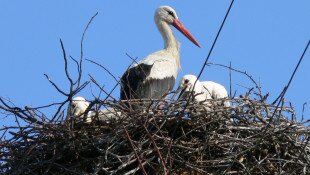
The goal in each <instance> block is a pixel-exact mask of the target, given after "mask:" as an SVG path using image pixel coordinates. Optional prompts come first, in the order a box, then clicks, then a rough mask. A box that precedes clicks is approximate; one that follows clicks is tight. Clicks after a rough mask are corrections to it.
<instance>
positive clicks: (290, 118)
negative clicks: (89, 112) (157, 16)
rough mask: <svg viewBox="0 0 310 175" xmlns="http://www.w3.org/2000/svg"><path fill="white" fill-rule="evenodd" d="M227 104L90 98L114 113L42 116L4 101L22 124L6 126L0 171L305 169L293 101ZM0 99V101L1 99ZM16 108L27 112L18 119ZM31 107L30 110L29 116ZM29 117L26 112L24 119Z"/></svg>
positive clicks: (304, 130) (304, 131)
mask: <svg viewBox="0 0 310 175" xmlns="http://www.w3.org/2000/svg"><path fill="white" fill-rule="evenodd" d="M230 102H231V104H232V106H231V107H224V106H222V105H220V103H221V101H216V100H212V101H211V104H212V105H209V106H206V105H205V104H201V103H200V104H199V103H194V102H189V103H188V101H181V102H175V101H150V100H145V101H143V102H136V103H140V106H141V110H129V109H128V108H126V106H124V105H123V104H122V103H120V102H113V101H100V100H95V101H94V102H93V103H92V104H99V105H104V106H109V107H111V108H110V109H113V112H114V114H113V115H114V116H115V117H113V118H107V119H105V120H98V118H96V117H95V118H94V119H93V122H91V123H86V122H83V121H78V120H75V119H74V118H71V119H70V117H68V118H67V119H63V118H58V119H54V120H48V119H47V118H45V117H44V116H43V115H39V113H38V111H37V110H32V109H25V110H21V109H19V108H16V107H15V108H6V109H5V110H6V111H9V112H11V113H12V114H14V115H15V116H17V118H21V117H24V120H25V121H31V122H28V124H26V125H25V126H18V127H6V128H3V131H6V132H7V133H10V134H11V135H12V137H11V138H4V137H2V139H1V144H0V150H1V153H0V154H1V165H0V172H2V173H4V174H143V173H147V174H309V173H310V170H309V163H310V154H309V153H310V144H309V142H308V141H309V132H310V129H309V128H308V127H306V126H305V125H306V124H305V123H298V122H296V120H295V113H294V110H293V109H292V107H290V106H288V107H285V106H284V105H282V106H280V107H279V108H276V106H274V105H270V104H267V102H265V101H264V100H255V99H253V98H252V99H250V98H249V97H248V96H246V97H236V98H234V99H231V100H230ZM2 103H4V101H2ZM23 113H25V114H27V116H28V118H27V119H25V116H26V115H24V114H23ZM30 114H31V115H30ZM29 116H31V117H33V118H31V117H30V118H29Z"/></svg>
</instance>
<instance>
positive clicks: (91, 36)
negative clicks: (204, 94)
mask: <svg viewBox="0 0 310 175" xmlns="http://www.w3.org/2000/svg"><path fill="white" fill-rule="evenodd" d="M160 5H170V6H172V7H174V8H175V9H176V11H177V13H178V16H179V18H180V19H181V21H183V23H184V24H185V25H186V26H187V28H188V29H189V30H190V31H191V32H192V34H193V35H194V36H195V38H196V39H197V40H198V41H199V42H200V44H201V45H202V49H199V48H198V47H196V46H195V45H193V44H192V43H190V42H189V41H188V40H187V39H186V38H185V37H184V36H182V35H181V34H180V33H179V32H176V36H177V38H178V39H179V41H180V42H181V43H182V45H181V47H182V48H181V64H182V70H181V72H180V74H179V77H178V78H180V77H181V76H183V75H184V74H188V73H191V74H197V73H198V72H199V70H200V68H201V65H202V63H203V62H204V59H205V57H206V56H207V53H208V51H209V48H210V46H211V44H212V42H213V39H214V38H215V35H216V32H217V30H218V28H219V26H220V23H221V21H222V19H223V17H224V15H225V12H226V10H227V8H228V5H229V1H226V0H225V1H224V0H222V1H219V0H212V1H211V0H196V1H167V0H156V1H152V2H151V1H145V0H135V1H124V0H113V1H104V0H92V1H82V0H66V1H64V0H53V1H39V0H36V1H35V0H31V1H16V0H2V1H0V24H1V27H0V38H1V40H0V51H1V55H0V59H1V64H0V75H1V76H0V82H1V86H0V96H2V97H5V98H8V99H10V100H11V101H12V102H14V103H15V104H16V105H17V106H26V105H27V106H33V107H35V106H40V105H44V104H49V103H52V102H58V101H61V100H63V99H64V97H63V96H61V95H60V94H59V93H58V92H56V90H55V89H54V88H53V87H52V86H51V85H50V84H49V83H48V82H47V80H46V79H45V77H44V76H43V74H44V73H46V74H48V75H49V76H50V77H51V78H52V79H53V80H54V81H55V82H56V83H57V84H58V85H59V86H60V87H62V88H63V89H68V82H67V81H66V79H65V74H64V70H63V60H62V52H61V49H60V44H59V38H62V39H63V41H64V44H65V48H66V51H67V53H68V55H71V56H73V57H75V58H78V57H79V42H80V37H81V34H82V31H83V29H84V27H85V25H86V24H87V22H88V20H89V18H90V17H91V16H92V15H93V14H95V13H96V12H99V15H98V16H97V17H96V19H95V21H94V22H93V23H92V25H91V27H90V28H89V30H88V33H87V36H86V40H85V43H84V45H85V47H84V54H85V55H84V56H85V58H89V59H92V60H95V61H97V62H98V63H101V64H102V65H104V66H106V67H107V68H108V69H110V70H111V72H112V73H113V74H115V75H116V76H121V75H122V73H123V72H124V70H125V69H126V68H127V66H128V64H129V63H130V62H131V60H130V59H128V57H127V56H126V55H125V53H128V54H130V55H131V56H133V57H138V58H139V60H140V59H142V58H143V57H145V56H146V55H148V54H149V53H151V52H154V51H156V50H159V49H161V48H162V47H163V42H162V38H161V37H160V35H159V33H158V31H157V29H156V27H155V24H154V21H153V15H154V11H155V9H156V8H157V7H158V6H160ZM309 21H310V1H309V0H299V1H293V0H290V1H289V0H287V1H283V0H273V1H270V0H256V1H246V0H243V1H241V0H236V2H235V4H234V6H233V8H232V11H231V14H230V16H229V18H228V21H227V23H226V24H225V26H224V29H223V31H222V33H221V36H220V38H219V40H218V43H217V45H216V47H215V50H214V52H213V54H212V55H211V58H210V62H214V63H221V64H226V65H228V64H229V62H230V61H231V62H232V65H233V67H235V68H237V69H240V70H246V71H247V72H248V73H249V74H251V75H253V76H254V78H255V79H256V80H257V81H259V82H260V84H261V86H262V89H263V92H264V93H267V92H270V101H272V100H274V98H275V97H276V96H278V95H279V93H280V92H281V91H282V89H283V87H284V85H285V84H286V83H287V82H288V79H289V77H290V75H291V73H292V71H293V69H294V67H295V65H296V63H297V61H298V59H299V57H300V55H301V53H302V51H303V49H304V47H305V45H306V43H307V41H308V40H309V39H310V23H309ZM87 74H91V75H93V76H94V77H95V78H96V79H97V81H98V82H100V84H102V85H105V89H107V90H110V89H111V88H112V86H114V84H115V81H114V80H113V78H112V77H110V76H109V75H108V74H107V73H106V72H105V71H103V70H102V69H100V68H98V67H97V66H95V65H93V64H90V63H87V62H85V64H84V80H87V79H88V76H87ZM309 75H310V52H308V53H307V54H306V55H305V58H304V61H303V62H302V65H301V66H300V69H299V70H298V72H297V74H296V77H295V79H294V81H293V83H292V85H291V87H290V88H289V90H288V92H287V94H286V97H285V98H286V99H287V100H288V101H291V102H292V103H293V105H294V106H295V108H296V110H297V111H298V112H299V115H300V111H301V108H302V104H303V103H304V102H308V103H309V104H308V106H307V108H306V117H307V118H308V119H310V78H309ZM202 79H204V80H213V81H217V82H219V83H221V84H224V85H225V86H226V87H227V88H228V87H229V76H228V71H227V70H226V69H223V68H220V67H211V68H210V67H208V68H207V69H206V70H205V71H204V73H203V76H202ZM239 85H243V86H249V87H250V86H252V84H250V82H249V81H248V80H247V78H246V77H244V76H241V75H239V74H236V73H233V90H237V93H238V94H240V93H242V92H244V88H243V87H241V86H239ZM90 91H91V88H90V87H89V86H88V87H87V88H85V89H84V91H83V92H81V94H80V95H82V96H85V97H86V98H88V99H92V96H91V93H90ZM97 92H98V91H96V90H95V93H97ZM114 96H116V97H118V96H119V88H118V89H117V90H116V91H115V93H114ZM0 117H1V119H2V118H3V117H4V116H3V115H1V114H0ZM10 120H11V119H10ZM3 121H6V122H5V124H9V123H11V122H10V121H9V120H8V119H5V120H3Z"/></svg>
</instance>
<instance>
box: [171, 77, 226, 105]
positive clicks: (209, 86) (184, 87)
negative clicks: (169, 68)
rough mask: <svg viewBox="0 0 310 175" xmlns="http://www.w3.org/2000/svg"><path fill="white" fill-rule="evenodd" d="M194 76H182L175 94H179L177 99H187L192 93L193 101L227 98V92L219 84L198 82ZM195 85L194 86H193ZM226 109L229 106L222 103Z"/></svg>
mask: <svg viewBox="0 0 310 175" xmlns="http://www.w3.org/2000/svg"><path fill="white" fill-rule="evenodd" d="M196 80H197V77H196V76H195V75H184V76H183V77H182V79H181V81H180V83H179V87H178V89H177V91H176V93H179V92H180V95H179V99H187V98H189V96H190V95H191V94H190V93H193V95H192V97H193V99H194V101H198V102H200V101H205V100H208V99H225V98H227V97H228V93H227V90H226V89H225V87H224V86H223V85H221V84H219V83H215V82H213V81H199V80H197V82H196ZM195 82H196V84H195ZM194 85H195V86H194ZM224 105H225V106H226V107H228V106H230V103H229V102H228V101H225V102H224Z"/></svg>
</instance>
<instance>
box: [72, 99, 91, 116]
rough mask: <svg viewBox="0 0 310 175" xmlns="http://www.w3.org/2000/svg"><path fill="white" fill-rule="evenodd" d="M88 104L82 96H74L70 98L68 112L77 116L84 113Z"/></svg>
mask: <svg viewBox="0 0 310 175" xmlns="http://www.w3.org/2000/svg"><path fill="white" fill-rule="evenodd" d="M88 106H89V102H88V101H86V100H85V98H83V97H75V98H73V99H72V102H71V106H70V107H69V110H70V113H71V114H72V115H73V116H75V117H77V116H80V115H81V114H83V113H85V111H86V109H87V108H88Z"/></svg>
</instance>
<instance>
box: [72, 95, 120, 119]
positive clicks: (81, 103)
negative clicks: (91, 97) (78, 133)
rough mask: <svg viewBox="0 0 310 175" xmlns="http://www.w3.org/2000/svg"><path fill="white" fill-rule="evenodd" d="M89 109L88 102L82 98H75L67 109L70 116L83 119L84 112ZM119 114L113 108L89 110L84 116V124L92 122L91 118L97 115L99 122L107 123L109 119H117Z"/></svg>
mask: <svg viewBox="0 0 310 175" xmlns="http://www.w3.org/2000/svg"><path fill="white" fill-rule="evenodd" d="M88 107H89V102H88V101H86V99H85V98H83V97H75V98H73V99H72V103H71V106H70V107H69V110H70V113H71V115H73V116H74V117H80V118H81V119H83V118H84V115H85V112H86V110H87V108H88ZM120 114H121V113H120V112H116V111H115V110H114V109H113V108H107V109H105V110H98V111H97V112H96V111H93V110H90V111H88V113H87V114H86V123H90V122H92V120H93V118H94V117H95V116H97V115H98V119H99V120H100V121H107V122H108V121H109V120H111V119H118V116H119V115H120Z"/></svg>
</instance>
